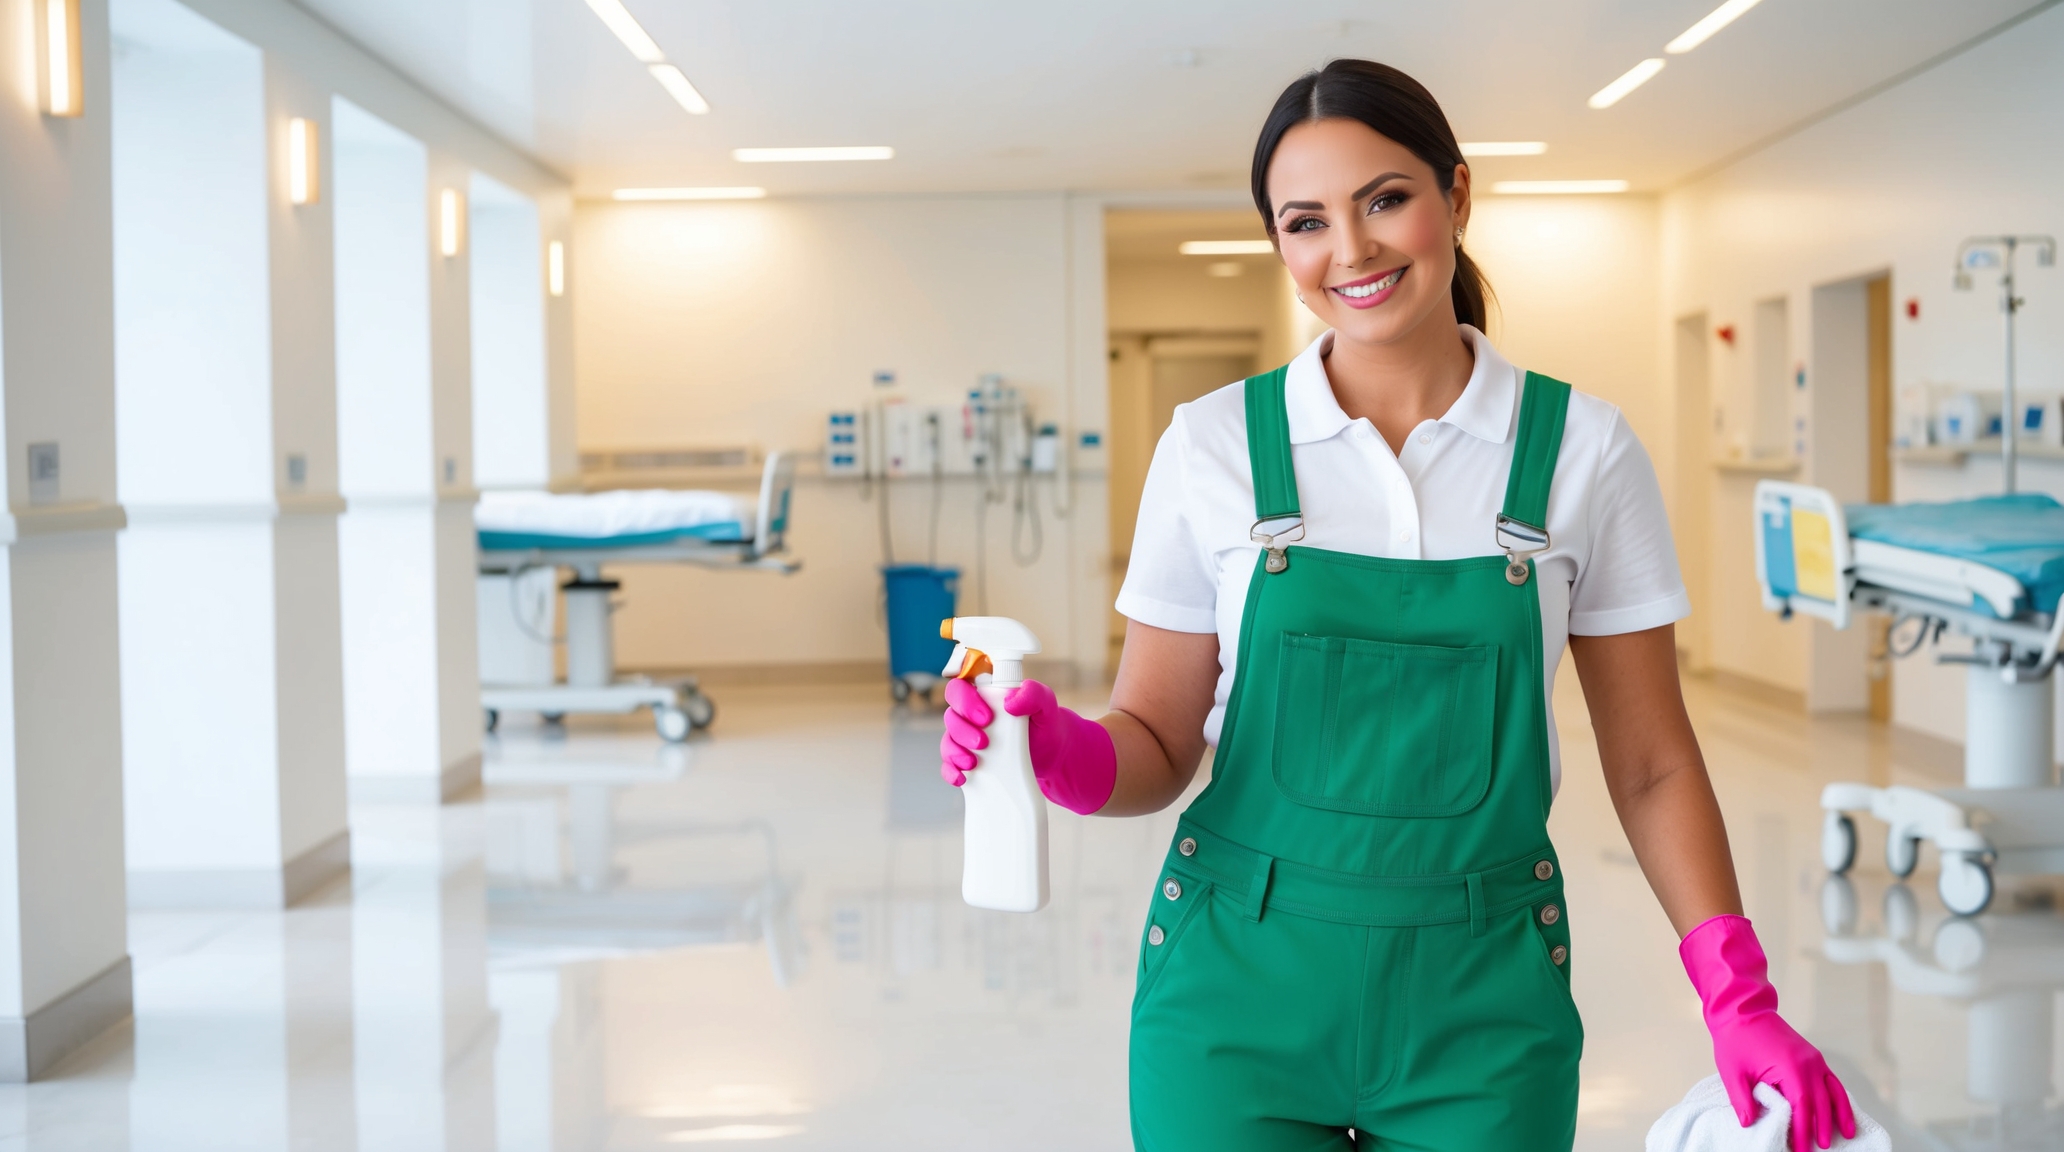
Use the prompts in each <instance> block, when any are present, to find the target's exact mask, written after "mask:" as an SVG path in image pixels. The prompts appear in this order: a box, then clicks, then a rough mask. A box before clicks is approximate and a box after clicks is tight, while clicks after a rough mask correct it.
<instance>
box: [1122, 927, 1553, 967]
mask: <svg viewBox="0 0 2064 1152" xmlns="http://www.w3.org/2000/svg"><path fill="white" fill-rule="evenodd" d="M1166 939H1168V933H1166V932H1163V931H1162V930H1161V926H1160V925H1159V924H1156V925H1154V926H1153V927H1152V928H1149V929H1147V943H1149V944H1152V945H1153V946H1154V947H1156V948H1159V947H1160V946H1161V942H1162V941H1163V940H1166ZM1556 963H1557V964H1560V963H1562V961H1560V960H1557V961H1556Z"/></svg>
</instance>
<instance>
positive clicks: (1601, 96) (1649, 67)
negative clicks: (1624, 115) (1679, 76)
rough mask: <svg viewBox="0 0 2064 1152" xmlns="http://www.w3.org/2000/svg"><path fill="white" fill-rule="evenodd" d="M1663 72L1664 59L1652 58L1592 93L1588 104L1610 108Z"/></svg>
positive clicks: (1594, 106)
mask: <svg viewBox="0 0 2064 1152" xmlns="http://www.w3.org/2000/svg"><path fill="white" fill-rule="evenodd" d="M1662 70H1663V58H1662V57H1660V56H1651V57H1649V58H1648V59H1646V60H1643V61H1642V62H1641V63H1639V64H1636V65H1635V66H1633V67H1632V68H1629V69H1627V73H1626V75H1624V76H1621V77H1620V78H1619V79H1618V80H1615V81H1613V82H1612V83H1610V84H1607V85H1606V86H1605V87H1603V88H1600V89H1599V90H1598V91H1596V92H1594V93H1592V94H1591V99H1590V100H1588V101H1586V103H1588V104H1590V105H1591V106H1592V107H1593V108H1610V107H1612V106H1613V105H1615V104H1618V103H1619V102H1620V97H1622V96H1625V95H1626V94H1627V93H1629V92H1632V91H1633V90H1635V89H1636V88H1639V87H1641V86H1642V85H1643V84H1646V83H1648V81H1649V78H1650V77H1652V76H1654V75H1655V74H1656V73H1658V72H1661V71H1662Z"/></svg>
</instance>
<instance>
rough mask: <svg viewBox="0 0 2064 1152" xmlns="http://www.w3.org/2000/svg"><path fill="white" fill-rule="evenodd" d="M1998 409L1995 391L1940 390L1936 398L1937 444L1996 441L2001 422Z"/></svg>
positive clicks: (1999, 406) (1999, 402) (1997, 397)
mask: <svg viewBox="0 0 2064 1152" xmlns="http://www.w3.org/2000/svg"><path fill="white" fill-rule="evenodd" d="M2001 411H2002V405H2001V399H2000V394H1999V393H1997V392H1974V391H1971V390H1969V389H1965V388H1944V389H1940V390H1939V391H1938V393H1937V395H1936V400H1935V439H1936V443H1938V444H1962V445H1970V444H1976V443H1978V442H1980V441H1982V440H1997V439H1999V435H2000V426H2001V423H2002V421H2001V415H2000V414H2001Z"/></svg>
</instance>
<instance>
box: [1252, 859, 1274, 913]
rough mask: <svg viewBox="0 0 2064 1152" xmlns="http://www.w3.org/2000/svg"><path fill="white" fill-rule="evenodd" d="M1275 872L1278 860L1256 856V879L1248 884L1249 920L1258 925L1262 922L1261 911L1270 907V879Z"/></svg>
mask: <svg viewBox="0 0 2064 1152" xmlns="http://www.w3.org/2000/svg"><path fill="white" fill-rule="evenodd" d="M1275 870H1276V858H1275V857H1274V856H1256V857H1255V858H1254V879H1253V880H1251V881H1249V882H1248V884H1247V918H1248V919H1249V920H1252V921H1254V922H1256V923H1260V922H1261V910H1262V909H1263V908H1266V907H1268V886H1269V879H1270V877H1272V876H1274V875H1275Z"/></svg>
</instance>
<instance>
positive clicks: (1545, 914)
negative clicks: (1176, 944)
mask: <svg viewBox="0 0 2064 1152" xmlns="http://www.w3.org/2000/svg"><path fill="white" fill-rule="evenodd" d="M1169 883H1170V884H1173V883H1175V881H1173V880H1170V881H1169ZM1560 919H1562V909H1560V908H1557V907H1556V906H1555V905H1553V904H1543V905H1541V923H1543V924H1553V923H1555V922H1556V921H1557V920H1560Z"/></svg>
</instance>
